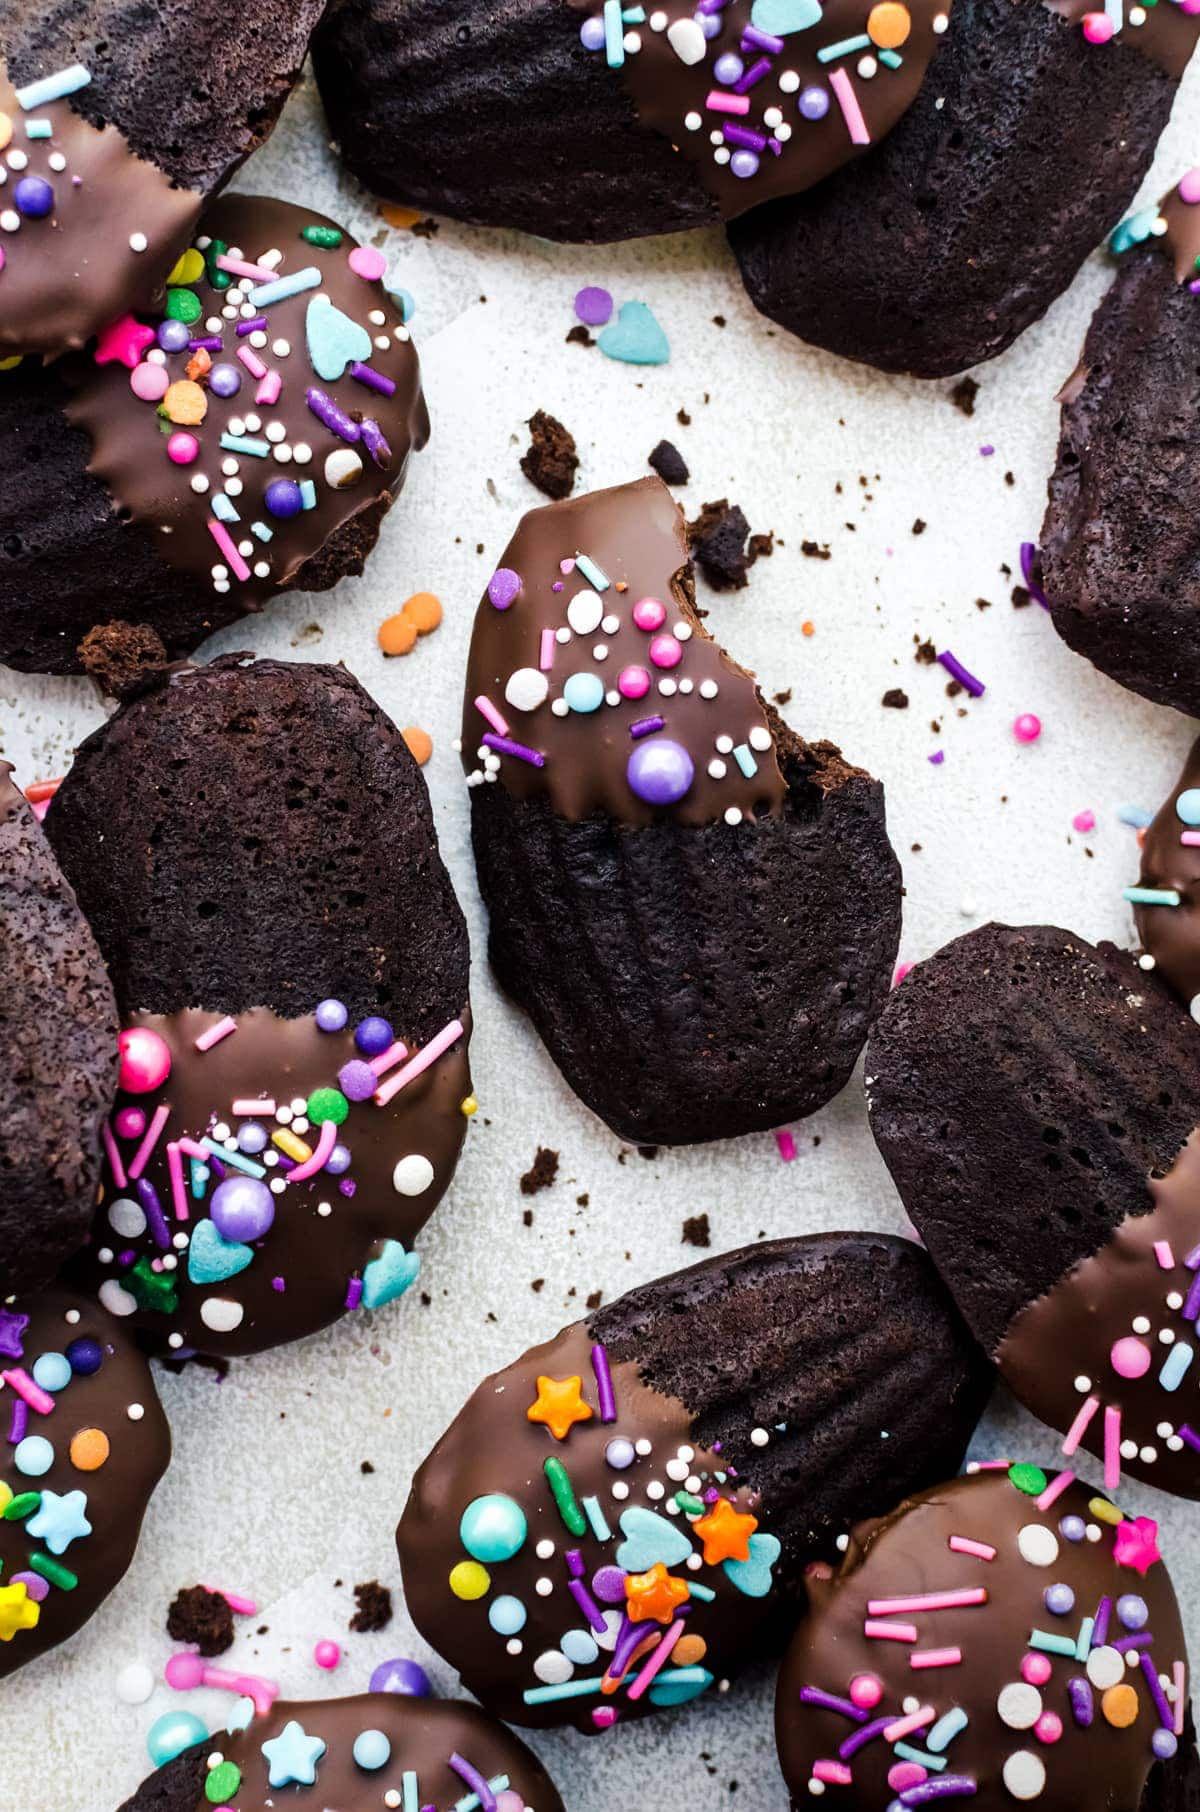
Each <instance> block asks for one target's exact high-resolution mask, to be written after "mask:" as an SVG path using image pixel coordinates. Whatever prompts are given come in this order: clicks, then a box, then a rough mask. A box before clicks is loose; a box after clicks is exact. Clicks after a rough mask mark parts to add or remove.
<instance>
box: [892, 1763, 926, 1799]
mask: <svg viewBox="0 0 1200 1812" xmlns="http://www.w3.org/2000/svg"><path fill="white" fill-rule="evenodd" d="M928 1779H929V1770H928V1769H927V1768H922V1766H921V1764H920V1762H897V1763H896V1766H895V1767H894V1768H889V1769H888V1786H889V1787H890V1788H891V1790H892V1792H893V1793H903V1792H904V1790H905V1788H907V1787H919V1786H920V1784H921V1782H922V1781H924V1780H928Z"/></svg>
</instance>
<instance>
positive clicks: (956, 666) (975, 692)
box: [938, 648, 987, 698]
mask: <svg viewBox="0 0 1200 1812" xmlns="http://www.w3.org/2000/svg"><path fill="white" fill-rule="evenodd" d="M938 660H939V661H940V662H941V663H942V666H943V667H944V668H945V669H946V672H947V673H949V674H951V675H952V676H953V677H954V678H955V679H956V680H957V681H958V683H959V685H960V686H965V687H966V689H967V691H968V692H969V693H970V694H971V697H972V698H982V697H983V695H984V693H985V692H986V691H987V687H986V686H985V685H984V683H983V681H982V680H979V679H976V678H975V675H974V674H973V673H968V671H967V669H966V668H965V667H964V666H963V664H962V662H961V661H960V660H959V658H958V656H957V655H956V654H951V652H950V650H949V649H948V648H943V649H942V652H941V653H940V654H939V655H938Z"/></svg>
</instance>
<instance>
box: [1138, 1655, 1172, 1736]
mask: <svg viewBox="0 0 1200 1812" xmlns="http://www.w3.org/2000/svg"><path fill="white" fill-rule="evenodd" d="M1138 1660H1139V1662H1140V1663H1141V1668H1142V1673H1143V1674H1144V1675H1145V1679H1146V1685H1147V1687H1148V1688H1149V1690H1150V1697H1151V1698H1152V1699H1153V1701H1154V1709H1155V1711H1156V1712H1157V1713H1158V1721H1159V1723H1160V1724H1161V1725H1162V1727H1163V1729H1164V1730H1174V1728H1175V1713H1174V1712H1173V1711H1172V1710H1171V1707H1170V1706H1169V1705H1168V1704H1167V1696H1166V1694H1165V1693H1164V1691H1163V1689H1162V1686H1161V1684H1160V1682H1159V1678H1158V1669H1157V1667H1155V1665H1154V1663H1153V1661H1152V1660H1151V1659H1150V1657H1149V1655H1139V1656H1138Z"/></svg>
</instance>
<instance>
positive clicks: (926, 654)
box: [913, 636, 937, 667]
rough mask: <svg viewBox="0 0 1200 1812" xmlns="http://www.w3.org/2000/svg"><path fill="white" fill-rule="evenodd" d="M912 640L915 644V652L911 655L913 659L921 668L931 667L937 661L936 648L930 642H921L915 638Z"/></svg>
mask: <svg viewBox="0 0 1200 1812" xmlns="http://www.w3.org/2000/svg"><path fill="white" fill-rule="evenodd" d="M913 640H914V641H915V642H916V644H917V651H916V653H915V654H914V655H913V659H914V660H915V661H919V662H920V664H921V666H922V667H932V666H933V663H934V662H935V661H936V660H937V648H936V647H935V646H934V644H933V643H932V642H930V641H924V642H922V641H920V640H918V638H917V637H916V636H914V637H913Z"/></svg>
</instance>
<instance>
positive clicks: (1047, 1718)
mask: <svg viewBox="0 0 1200 1812" xmlns="http://www.w3.org/2000/svg"><path fill="white" fill-rule="evenodd" d="M1062 1730H1063V1727H1062V1719H1061V1718H1060V1717H1059V1715H1058V1713H1057V1712H1056V1711H1044V1712H1043V1713H1042V1715H1041V1717H1040V1718H1039V1719H1038V1721H1037V1723H1036V1724H1035V1725H1034V1727H1033V1734H1034V1736H1035V1737H1036V1738H1037V1740H1038V1742H1039V1743H1057V1741H1058V1739H1059V1737H1060V1736H1061V1735H1062Z"/></svg>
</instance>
